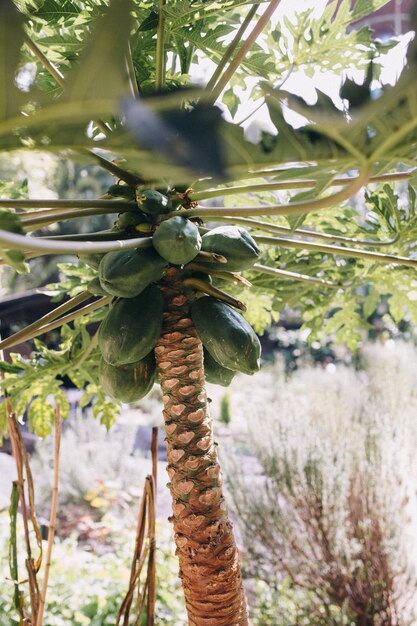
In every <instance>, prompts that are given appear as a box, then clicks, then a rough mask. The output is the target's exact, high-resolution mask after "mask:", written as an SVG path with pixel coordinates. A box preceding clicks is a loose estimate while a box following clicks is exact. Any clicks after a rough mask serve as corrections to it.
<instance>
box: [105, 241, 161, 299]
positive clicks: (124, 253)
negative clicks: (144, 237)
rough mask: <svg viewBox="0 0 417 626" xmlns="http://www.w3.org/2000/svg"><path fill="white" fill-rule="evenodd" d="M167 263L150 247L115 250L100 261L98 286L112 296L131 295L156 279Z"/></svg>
mask: <svg viewBox="0 0 417 626" xmlns="http://www.w3.org/2000/svg"><path fill="white" fill-rule="evenodd" d="M167 269H168V263H167V261H165V259H163V258H162V257H160V256H159V254H158V253H157V252H156V251H155V250H154V249H153V248H136V249H134V250H115V251H114V252H108V253H107V254H106V255H104V257H103V258H102V260H101V263H100V265H99V268H98V276H99V279H100V283H101V286H102V287H103V289H105V290H106V291H107V292H108V293H110V294H111V295H112V296H117V297H119V298H134V297H135V296H138V295H139V294H140V293H141V291H143V290H144V289H145V288H146V287H147V286H148V285H150V284H151V283H153V282H155V281H157V280H159V279H160V278H162V276H163V275H164V274H165V272H166V270H167Z"/></svg>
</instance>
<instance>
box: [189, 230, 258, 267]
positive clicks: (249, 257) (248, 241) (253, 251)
mask: <svg viewBox="0 0 417 626" xmlns="http://www.w3.org/2000/svg"><path fill="white" fill-rule="evenodd" d="M201 249H202V250H204V251H205V252H215V253H216V254H221V255H222V256H224V257H226V259H227V264H225V265H223V266H222V269H223V270H226V271H230V272H241V271H242V270H245V269H248V268H249V267H251V266H252V265H253V264H254V263H256V261H257V260H258V257H259V248H258V246H257V244H256V242H255V240H254V239H253V238H252V237H251V236H250V234H249V233H248V231H247V230H245V229H244V228H240V226H218V227H217V228H213V229H212V230H210V231H209V232H208V233H205V234H204V235H203V237H202V241H201Z"/></svg>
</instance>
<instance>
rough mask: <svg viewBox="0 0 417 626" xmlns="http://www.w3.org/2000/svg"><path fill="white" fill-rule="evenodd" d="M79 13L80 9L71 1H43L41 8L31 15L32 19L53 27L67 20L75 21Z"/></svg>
mask: <svg viewBox="0 0 417 626" xmlns="http://www.w3.org/2000/svg"><path fill="white" fill-rule="evenodd" d="M80 13H81V9H80V7H79V6H77V4H76V3H75V2H72V1H71V0H62V2H59V1H57V0H45V2H43V4H42V6H41V7H40V8H39V9H38V10H37V11H36V12H35V13H33V17H35V18H39V19H41V20H44V21H46V22H51V23H52V25H53V24H54V23H59V22H63V21H65V20H68V19H75V18H76V17H78V15H79V14H80Z"/></svg>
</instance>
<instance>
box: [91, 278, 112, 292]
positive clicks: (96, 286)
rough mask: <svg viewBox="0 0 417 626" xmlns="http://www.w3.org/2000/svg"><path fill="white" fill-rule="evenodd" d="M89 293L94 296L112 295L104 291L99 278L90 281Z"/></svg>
mask: <svg viewBox="0 0 417 626" xmlns="http://www.w3.org/2000/svg"><path fill="white" fill-rule="evenodd" d="M87 291H89V292H90V293H92V294H93V296H108V295H110V294H109V292H108V291H106V290H105V289H103V287H102V286H101V283H100V279H99V277H98V276H96V277H95V278H93V280H90V282H89V283H88V285H87Z"/></svg>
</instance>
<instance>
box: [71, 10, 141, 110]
mask: <svg viewBox="0 0 417 626" xmlns="http://www.w3.org/2000/svg"><path fill="white" fill-rule="evenodd" d="M130 25H131V18H130V2H129V0H113V1H112V2H111V4H110V6H109V8H108V10H107V12H106V14H105V15H104V17H103V18H101V20H100V21H99V22H98V23H97V26H96V28H95V30H94V31H93V34H92V37H91V39H90V41H89V43H88V44H87V46H86V47H85V49H84V50H83V51H82V53H81V56H80V62H79V66H78V67H77V69H75V70H73V72H72V73H70V74H69V75H68V77H67V81H66V82H67V86H66V89H65V91H64V93H63V94H62V97H61V101H66V102H72V101H74V100H100V99H101V98H106V99H107V98H109V97H110V98H114V99H115V100H116V99H117V98H119V97H120V96H122V95H125V94H127V93H128V92H129V87H128V78H127V72H126V65H125V57H126V52H127V44H128V41H129V33H130Z"/></svg>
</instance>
